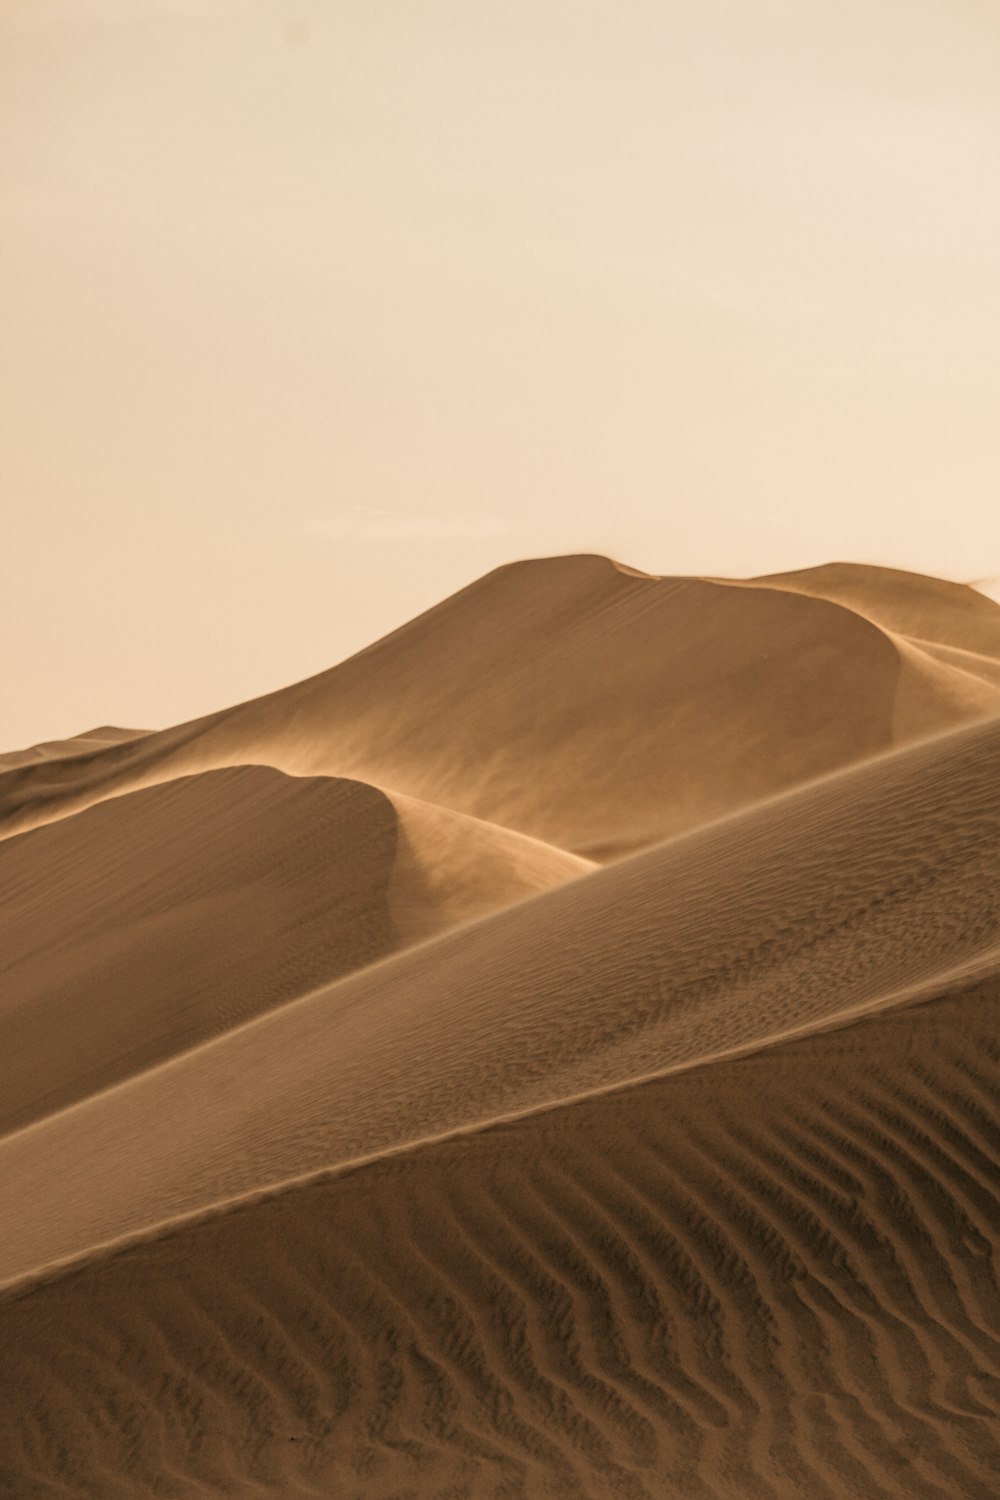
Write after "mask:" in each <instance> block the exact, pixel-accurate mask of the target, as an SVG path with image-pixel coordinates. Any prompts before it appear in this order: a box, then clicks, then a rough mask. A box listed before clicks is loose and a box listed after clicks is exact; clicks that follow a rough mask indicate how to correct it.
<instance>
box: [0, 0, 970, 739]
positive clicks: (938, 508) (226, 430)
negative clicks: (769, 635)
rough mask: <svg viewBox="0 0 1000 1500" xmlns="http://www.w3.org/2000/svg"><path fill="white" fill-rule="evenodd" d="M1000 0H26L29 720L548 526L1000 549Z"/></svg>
mask: <svg viewBox="0 0 1000 1500" xmlns="http://www.w3.org/2000/svg"><path fill="white" fill-rule="evenodd" d="M998 360H1000V5H998V4H997V3H996V0H447V3H446V0H317V3H315V4H313V3H309V0H3V3H2V5H0V409H2V414H3V415H2V441H0V495H2V504H3V517H4V521H3V529H2V533H0V626H2V629H3V639H4V642H5V647H6V653H5V654H6V663H5V673H4V692H3V698H2V702H0V747H3V748H14V747H15V746H17V745H19V744H25V743H29V742H31V741H34V740H38V739H42V738H47V737H50V736H58V735H62V734H69V733H73V732H77V731H80V730H82V729H84V728H87V727H89V726H90V725H92V724H96V723H101V722H108V721H110V722H114V723H124V724H129V725H149V726H156V725H160V724H165V723H169V722H172V721H175V720H178V719H181V718H186V717H190V716H192V715H194V714H196V713H200V712H204V711H206V710H208V709H211V708H215V707H221V706H222V705H224V704H225V703H228V702H232V701H235V700H237V699H240V698H244V697H248V696H251V695H253V694H256V693H258V692H261V691H264V690H266V689H268V688H271V687H276V686H280V685H282V684H284V683H286V682H289V681H292V680H295V679H297V678H300V677H303V676H305V675H306V674H308V673H310V672H313V671H318V670H320V669H321V668H323V667H326V666H329V665H332V664H333V663H334V662H335V661H337V660H338V659H340V658H342V657H344V656H345V655H347V654H349V653H350V652H352V651H353V650H355V649H357V648H359V647H361V646H363V645H365V644H367V643H368V642H369V641H370V640H372V639H373V638H375V637H376V636H378V635H380V634H383V633H384V632H385V631H386V630H388V629H390V628H392V627H393V626H395V625H396V624H399V623H401V622H402V621H403V620H404V619H406V618H408V617H409V616H410V615H412V614H414V613H416V612H417V611H418V610H419V609H421V608H423V607H425V606H427V605H430V604H432V603H434V602H436V601H437V600H438V599H439V598H441V597H442V596H443V595H445V594H446V593H449V592H451V591H452V590H453V589H455V588H457V587H459V586H461V585H462V584H464V583H466V582H468V581H470V580H471V579H472V578H474V577H476V576H478V575H479V574H481V573H483V572H485V571H486V570H487V569H488V568H490V567H492V566H494V565H495V564H496V563H499V562H503V561H507V560H509V559H511V558H514V557H519V556H525V555H531V554H539V553H546V552H568V551H604V552H611V553H613V554H615V555H617V556H618V557H620V558H622V559H623V560H625V561H627V562H629V563H631V564H633V565H634V566H637V567H640V568H644V569H648V570H650V571H654V572H697V571H708V572H713V573H721V574H731V575H746V574H752V573H760V572H766V571H773V570H776V569H782V568H788V567H798V566H806V565H808V564H811V563H815V562H820V561H824V560H827V559H829V558H831V557H850V558H856V559H859V560H862V561H872V562H884V563H890V564H893V565H896V566H900V567H909V568H915V569H918V570H922V571H927V572H936V573H940V574H942V575H946V576H950V577H955V578H963V579H974V578H978V577H983V576H989V575H996V574H997V573H1000V486H998V478H1000V445H998V431H1000V422H998V417H1000V366H998Z"/></svg>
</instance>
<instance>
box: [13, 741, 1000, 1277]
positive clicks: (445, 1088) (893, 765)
mask: <svg viewBox="0 0 1000 1500" xmlns="http://www.w3.org/2000/svg"><path fill="white" fill-rule="evenodd" d="M998 772H1000V722H992V723H989V724H986V725H983V726H974V727H972V728H970V729H965V730H962V731H958V732H955V733H952V734H950V735H948V736H945V737H943V738H940V739H937V740H933V741H928V742H926V743H924V744H922V745H919V746H916V747H914V748H912V749H909V750H906V751H902V752H897V753H895V754H891V755H889V756H887V757H885V758H882V759H880V760H877V761H874V762H871V763H869V764H867V765H865V766H863V767H860V768H857V769H853V770H850V771H846V772H841V773H839V774H838V775H836V776H835V777H832V778H830V779H828V780H825V781H822V782H819V783H816V784H815V785H813V786H810V787H808V788H805V789H803V790H802V791H799V792H795V793H792V794H789V795H788V796H786V797H784V798H781V799H778V800H776V801H773V802H772V803H770V804H768V805H767V806H765V807H763V808H760V809H756V810H751V811H750V812H748V813H746V814H744V815H741V816H739V817H734V818H733V819H731V820H729V821H726V822H722V823H719V824H716V825H714V826H712V827H710V828H707V829H705V830H702V831H700V832H698V833H695V834H691V835H689V836H687V837H685V838H682V839H678V840H675V841H673V842H670V843H667V844H664V845H662V846H661V847H659V848H657V849H654V850H652V851H649V852H648V853H645V854H642V855H639V856H636V857H634V858H632V859H630V860H627V861H624V862H621V863H619V864H617V865H614V866H612V867H610V868H608V869H602V870H598V871H596V872H595V873H594V874H591V875H588V876H586V877H585V878H584V879H581V880H578V881H574V882H571V883H569V884H566V885H563V886H560V887H558V888H556V889H554V890H552V891H549V892H547V893H545V894H543V895H541V896H538V897H537V898H536V899H535V900H532V901H527V902H524V903H522V904H521V905H519V906H516V907H514V908H513V909H511V910H510V911H508V912H503V913H500V914H498V915H496V916H493V917H490V918H487V919H485V920H483V921H481V922H479V923H476V924H473V925H472V926H470V927H466V928H463V929H460V930H459V931H457V932H455V933H451V934H446V935H445V936H443V937H441V938H439V939H437V940H436V941H435V942H433V943H429V944H424V945H422V946H421V947H418V948H416V949H414V950H412V952H410V953H408V954H401V955H399V956H398V957H395V958H392V959H389V960H387V961H386V962H384V963H382V964H379V965H376V966H375V967H373V968H370V969H368V970H366V971H363V972H362V973H360V974H357V975H355V976H352V977H349V978H347V979H345V980H342V981H340V982H339V983H338V984H335V985H333V986H331V987H329V988H327V989H325V990H321V991H319V992H317V993H316V994H314V995H312V996H310V997H307V998H305V999H303V1000H302V1001H299V1002H296V1003H292V1004H290V1005H287V1006H285V1007H283V1008H281V1009H279V1010H277V1011H273V1012H271V1013H269V1014H268V1015H267V1016H265V1017H263V1018H261V1019H260V1020H258V1021H255V1022H252V1023H250V1024H248V1025H246V1026H244V1027H242V1028H240V1029H239V1030H237V1031H234V1032H231V1033H229V1034H228V1035H226V1036H224V1037H222V1038H220V1039H218V1040H217V1041H215V1042H211V1043H208V1044H206V1045H204V1046H202V1047H201V1048H199V1049H197V1050H195V1051H192V1052H189V1053H187V1054H185V1055H184V1056H182V1057H180V1058H178V1059H176V1060H175V1061H174V1062H171V1063H168V1064H165V1065H163V1066H162V1067H160V1068H157V1069H154V1070H152V1071H150V1072H148V1073H145V1074H143V1075H140V1076H138V1077H136V1078H134V1079H132V1080H131V1081H129V1082H127V1083H124V1084H122V1085H120V1086H119V1087H118V1088H115V1089H111V1090H109V1091H107V1092H106V1093H104V1094H102V1095H100V1096H97V1097H95V1098H92V1099H89V1100H86V1101H84V1102H82V1103H80V1104H78V1105H76V1106H75V1107H74V1108H72V1109H69V1110H67V1111H65V1112H64V1113H62V1114H60V1115H55V1116H52V1117H51V1118H49V1119H46V1120H43V1121H41V1122H40V1123H38V1124H37V1125H35V1126H32V1127H30V1128H28V1129H26V1130H24V1131H21V1132H20V1133H18V1134H16V1135H11V1136H8V1137H7V1138H6V1139H4V1140H3V1141H0V1194H2V1199H0V1277H2V1278H3V1279H4V1280H8V1279H14V1278H16V1277H22V1276H26V1275H30V1274H32V1273H33V1272H35V1271H37V1270H38V1269H39V1268H42V1267H45V1266H46V1265H49V1264H51V1263H53V1262H55V1261H58V1260H60V1259H63V1258H66V1257H72V1256H77V1255H84V1254H86V1253H87V1252H88V1251H89V1250H90V1249H91V1248H92V1247H94V1246H95V1245H99V1244H104V1243H108V1242H113V1241H116V1240H119V1239H121V1238H122V1237H124V1236H127V1235H130V1234H135V1233H139V1232H143V1231H145V1230H147V1229H149V1228H150V1227H152V1226H154V1225H156V1224H157V1223H159V1222H161V1221H165V1220H168V1219H171V1218H174V1217H176V1216H179V1215H185V1214H196V1213H200V1212H203V1211H206V1210H212V1209H213V1208H214V1207H215V1206H216V1205H218V1204H219V1203H220V1202H223V1201H225V1200H227V1199H230V1198H233V1197H235V1196H238V1195H241V1194H246V1193H255V1192H258V1191H260V1190H262V1189H265V1188H268V1187H271V1186H278V1185H280V1184H281V1183H283V1182H287V1181H288V1180H290V1179H294V1178H296V1177H298V1176H301V1175H302V1174H307V1173H313V1172H322V1171H327V1170H340V1169H343V1168H345V1167H347V1166H350V1165H351V1164H352V1163H356V1162H358V1161H359V1160H362V1159H365V1158H368V1157H371V1156H378V1155H383V1154H385V1153H391V1152H397V1151H399V1150H401V1149H406V1148H409V1147H411V1146H412V1145H413V1144H414V1143H416V1142H419V1141H422V1140H425V1139H427V1138H428V1137H432V1136H435V1135H438V1134H441V1133H447V1132H453V1131H462V1130H467V1129H470V1128H481V1127H482V1126H484V1125H488V1124H489V1123H490V1122H491V1121H493V1120H495V1119H497V1118H500V1117H503V1116H505V1115H509V1114H511V1113H515V1112H519V1111H526V1110H535V1109H540V1108H546V1107H550V1106H552V1105H553V1104H556V1103H559V1102H560V1101H564V1100H566V1099H568V1098H571V1097H574V1096H576V1095H577V1094H580V1093H583V1092H586V1091H592V1090H605V1089H609V1088H617V1087H620V1086H622V1085H623V1084H626V1083H628V1082H630V1081H634V1080H637V1079H640V1078H642V1077H645V1076H647V1075H649V1074H655V1073H658V1072H662V1071H667V1070H671V1069H673V1070H676V1069H679V1068H685V1067H690V1066H692V1065H694V1064H695V1063H700V1062H703V1061H705V1060H708V1059H711V1058H716V1057H721V1056H725V1055H728V1054H731V1053H732V1052H733V1051H735V1050H740V1049H747V1048H758V1047H761V1046H763V1045H766V1044H769V1043H771V1042H773V1041H775V1040H777V1039H780V1038H782V1037H785V1036H787V1035H790V1034H795V1033H797V1032H799V1031H802V1030H807V1029H810V1028H814V1027H816V1026H817V1025H821V1024H828V1023H831V1022H834V1021H836V1020H838V1019H840V1020H842V1019H844V1018H846V1017H850V1016H852V1015H854V1014H856V1013H858V1012H860V1011H863V1010H865V1009H868V1008H877V1007H879V1006H884V1005H890V1004H894V1003H899V1002H900V1001H901V1000H903V999H906V998H909V997H912V996H915V995H919V994H924V993H928V992H930V991H934V990H941V989H942V988H944V987H946V986H947V985H949V984H952V983H954V982H956V981H957V979H958V978H959V977H969V976H979V975H983V974H988V973H991V972H993V971H994V969H995V968H996V966H997V963H998V957H1000V901H998V890H1000V775H998Z"/></svg>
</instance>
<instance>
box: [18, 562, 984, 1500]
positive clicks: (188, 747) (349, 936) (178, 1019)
mask: <svg viewBox="0 0 1000 1500" xmlns="http://www.w3.org/2000/svg"><path fill="white" fill-rule="evenodd" d="M0 816H2V819H3V823H2V833H3V835H4V837H3V838H2V840H0V1060H2V1061H0V1067H2V1080H3V1085H4V1087H3V1089H2V1091H0V1350H2V1363H0V1397H2V1399H0V1500H7V1497H8V1496H9V1497H10V1500H36V1497H37V1500H49V1497H51V1500H56V1497H74V1500H75V1497H80V1500H105V1497H108V1500H116V1497H122V1500H141V1497H142V1500H144V1497H158V1500H188V1497H191V1500H196V1497H206V1496H233V1497H241V1500H242V1497H262V1500H264V1497H267V1500H284V1497H290V1500H298V1497H300V1496H301V1497H308V1496H314V1497H315V1496H322V1497H330V1500H334V1497H337V1500H340V1497H349V1500H494V1497H496V1500H515V1497H516V1500H536V1497H537V1500H545V1497H565V1500H576V1497H590V1500H604V1497H617V1496H625V1497H629V1500H633V1497H634V1500H671V1497H679V1500H680V1497H683V1500H687V1497H697V1500H743V1497H751V1500H813V1497H817V1500H842V1497H848V1500H909V1497H919V1500H924V1497H926V1500H966V1497H969V1500H993V1497H994V1496H995V1495H996V1494H997V1493H998V1489H1000V1264H998V1261H997V1256H998V1254H1000V1113H998V1102H1000V1069H998V1064H1000V1010H998V1006H1000V607H998V606H997V605H995V604H993V603H991V602H990V601H989V600H986V599H984V598H982V597H980V596H978V595H976V594H974V593H973V592H972V591H971V590H967V589H963V588H961V587H959V586H957V585H952V584H946V583H942V582H939V581H938V580H934V579H927V578H921V577H917V576H915V575H910V574H901V573H894V572H891V571H889V570H884V569H872V568H863V567H855V566H850V565H846V564H837V565H831V566H830V567H828V568H820V569H814V570H810V571H808V572H805V573H798V574H787V575H776V576H774V577H769V578H765V579H757V580H748V581H732V580H702V579H659V578H652V577H648V576H646V575H643V574H639V573H637V572H636V571H634V570H632V569H628V568H624V567H621V566H618V565H616V564H612V563H610V562H608V561H607V560H605V559H601V558H593V557H571V558H557V559H549V560H544V561H538V562H531V563H524V564H516V565H512V566H511V567H508V568H504V569H500V570H499V571H498V572H496V573H494V574H490V575H488V576H487V577H486V578H485V579H483V580H481V581H480V582H479V583H476V584H474V585H472V586H471V587H470V588H468V589H466V590H464V591H463V592H462V593H460V594H458V595H456V596H454V597H453V598H452V599H449V600H446V601H445V602H444V603H443V604H442V605H440V606H438V608H437V609H435V610H432V611H430V612H429V613H428V614H426V615H424V616H422V617H420V618H419V619H417V620H415V621H414V622H412V624H410V625H409V626H407V627H405V628H404V629H403V630H401V631H398V632H396V633H395V634H394V635H392V636H389V637H387V638H386V639H385V640H384V641H381V642H379V643H377V644H376V645H375V646H373V647H371V648H370V649H369V650H368V651H365V652H362V653H361V654H360V655H359V656H357V657H355V658H352V659H351V660H350V661H348V662H346V663H344V664H343V665H341V666H339V667H336V668H334V669H332V670H331V671H330V672H327V673H324V674H322V675H321V676H320V677H318V678H314V679H311V680H310V681H308V682H306V683H303V684H300V685H298V686H295V687H292V688H288V689H284V690H282V691H280V692H278V693H275V694H272V695H270V696H269V697H267V698H264V699H260V700H256V701H254V702H251V703H248V704H244V705H241V706H239V707H237V708H234V709H228V710H224V711H222V712H221V713H219V714H216V715H213V716H211V717H209V718H207V719H203V720H199V721H197V722H195V723H192V724H187V725H183V726H180V727H178V728H176V729H171V730H165V731H157V732H148V733H143V734H139V733H138V732H134V731H116V730H110V729H108V730H100V731H93V732H92V733H91V734H90V735H86V736H79V737H77V739H76V740H72V741H66V742H61V743H60V744H58V745H49V746H42V747H37V748H36V749H35V750H32V751H24V752H15V753H13V754H12V755H10V756H7V757H4V758H0Z"/></svg>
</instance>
